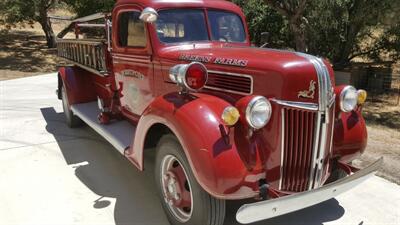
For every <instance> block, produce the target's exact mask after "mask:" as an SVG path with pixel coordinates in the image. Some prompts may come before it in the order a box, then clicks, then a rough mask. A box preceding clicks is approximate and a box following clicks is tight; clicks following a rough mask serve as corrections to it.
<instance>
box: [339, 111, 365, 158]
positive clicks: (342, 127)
mask: <svg viewBox="0 0 400 225" xmlns="http://www.w3.org/2000/svg"><path fill="white" fill-rule="evenodd" d="M334 131H335V132H334V136H333V141H334V142H333V155H334V157H338V158H339V160H340V161H343V162H345V163H348V162H351V161H352V160H353V159H355V158H357V157H358V156H360V155H361V154H362V153H363V152H364V150H365V147H366V146H367V127H366V125H365V121H364V118H363V117H362V115H361V108H358V109H356V110H354V111H351V112H349V113H343V112H342V113H340V115H339V119H337V120H336V121H335V130H334Z"/></svg>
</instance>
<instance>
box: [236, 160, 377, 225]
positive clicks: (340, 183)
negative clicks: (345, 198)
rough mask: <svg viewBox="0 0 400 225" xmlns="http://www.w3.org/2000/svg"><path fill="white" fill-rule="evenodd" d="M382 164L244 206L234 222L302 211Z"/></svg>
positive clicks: (367, 174) (347, 186)
mask: <svg viewBox="0 0 400 225" xmlns="http://www.w3.org/2000/svg"><path fill="white" fill-rule="evenodd" d="M382 162H383V159H382V158H380V159H379V160H377V161H376V162H374V163H372V164H371V165H369V166H368V167H367V168H365V169H362V170H360V171H358V172H356V173H354V174H352V175H349V176H347V177H345V178H343V179H340V180H337V181H335V182H333V183H330V184H327V185H325V186H322V187H320V188H317V189H314V190H311V191H306V192H301V193H298V194H292V195H288V196H284V197H280V198H276V199H272V200H266V201H260V202H255V203H251V204H245V205H243V206H241V207H240V208H239V210H238V211H237V213H236V220H237V221H238V222H239V223H243V224H247V223H252V222H256V221H260V220H265V219H269V218H273V217H276V216H280V215H284V214H286V213H290V212H294V211H297V210H300V209H304V208H307V207H309V206H312V205H315V204H318V203H321V202H323V201H326V200H328V199H331V198H334V197H336V196H337V195H339V194H341V193H343V192H346V191H348V190H349V189H351V188H353V187H355V186H356V185H358V184H360V183H361V182H363V181H365V180H366V179H368V178H369V177H371V176H373V175H374V174H375V173H376V172H377V170H378V169H379V168H380V167H381V165H382Z"/></svg>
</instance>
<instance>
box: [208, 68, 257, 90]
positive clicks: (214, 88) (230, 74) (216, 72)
mask: <svg viewBox="0 0 400 225" xmlns="http://www.w3.org/2000/svg"><path fill="white" fill-rule="evenodd" d="M208 73H215V74H221V75H229V76H236V77H246V78H249V79H250V93H247V92H241V91H232V90H226V89H223V88H217V87H210V86H208V85H207V84H206V86H205V87H204V88H206V89H211V90H216V91H223V92H228V93H233V94H240V95H252V94H253V92H254V82H253V77H252V76H250V75H248V74H240V73H230V72H222V71H216V70H208Z"/></svg>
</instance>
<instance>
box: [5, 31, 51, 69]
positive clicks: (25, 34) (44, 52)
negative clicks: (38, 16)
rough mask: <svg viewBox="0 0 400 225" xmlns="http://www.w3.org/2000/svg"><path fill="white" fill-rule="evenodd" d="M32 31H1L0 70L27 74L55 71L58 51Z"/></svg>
mask: <svg viewBox="0 0 400 225" xmlns="http://www.w3.org/2000/svg"><path fill="white" fill-rule="evenodd" d="M34 34H35V33H34V32H31V31H22V30H21V31H17V30H13V31H10V33H6V31H0V49H1V50H0V57H1V60H0V70H12V71H19V72H26V73H35V72H48V71H55V69H56V66H55V56H56V49H48V48H47V46H46V40H45V37H44V36H38V35H34Z"/></svg>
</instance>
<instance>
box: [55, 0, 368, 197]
mask: <svg viewBox="0 0 400 225" xmlns="http://www.w3.org/2000/svg"><path fill="white" fill-rule="evenodd" d="M145 7H152V8H155V9H156V10H161V9H167V8H203V9H206V8H213V9H220V10H225V11H231V12H234V13H236V14H238V15H239V16H240V17H241V18H242V20H243V23H244V24H246V23H245V18H244V15H243V13H242V12H241V10H240V8H239V7H237V6H236V5H234V4H232V3H230V2H228V1H212V0H209V1H206V0H204V1H203V0H187V1H178V0H119V1H117V3H116V6H115V8H114V11H113V37H112V40H113V46H112V47H113V49H112V52H111V54H108V53H106V58H107V59H108V60H107V64H108V68H109V69H110V71H111V75H110V76H108V77H100V76H97V75H94V74H91V73H90V72H87V71H85V70H82V69H78V68H76V67H71V68H61V69H60V75H61V78H62V80H63V81H64V83H65V84H66V87H67V91H68V98H69V100H70V102H71V104H76V103H81V102H88V101H93V100H95V99H96V98H97V96H99V97H100V98H102V99H105V102H106V106H108V105H110V104H111V103H110V102H111V98H112V97H113V95H114V92H113V91H112V90H117V89H119V90H120V91H119V92H118V93H119V100H120V103H118V104H120V105H118V107H117V109H118V110H117V111H118V112H119V113H120V114H121V115H122V116H123V118H125V119H126V120H129V121H130V122H132V123H133V124H137V130H136V134H135V137H134V138H133V140H134V143H133V145H132V146H131V148H130V149H129V150H128V151H127V152H126V156H127V157H128V159H129V160H130V161H132V162H133V163H134V164H135V165H136V166H137V167H138V168H139V169H143V168H144V165H143V154H144V152H143V150H144V143H145V140H146V137H147V135H148V132H149V129H151V128H152V127H153V125H156V124H163V125H164V126H166V127H168V128H169V129H170V130H171V131H172V132H173V133H174V134H175V135H176V136H177V138H178V139H179V141H180V143H181V144H182V146H183V149H184V150H185V153H186V155H187V157H188V160H189V162H190V165H191V166H192V169H193V172H194V174H195V176H196V178H197V180H198V182H199V183H200V185H201V186H202V187H203V188H204V189H205V190H206V191H207V192H208V193H210V194H211V195H213V196H215V197H217V198H224V199H243V198H249V197H254V196H256V195H257V194H258V191H259V190H258V188H259V187H258V185H259V180H260V179H265V181H266V183H268V184H269V185H270V187H271V189H274V190H278V189H279V179H280V177H281V167H282V165H281V160H282V159H281V155H282V147H283V146H282V145H281V140H282V134H281V131H282V129H283V127H282V123H281V121H282V115H281V110H282V109H283V107H282V106H281V105H278V104H276V103H275V102H272V116H271V119H270V122H269V123H268V124H267V125H266V126H265V127H264V128H262V129H260V130H257V131H252V130H251V129H249V127H248V126H247V124H246V121H245V119H244V114H245V112H244V111H245V108H246V106H247V103H248V102H249V100H250V98H251V96H253V95H262V96H265V97H267V98H269V99H271V100H273V99H278V100H285V101H296V102H299V101H301V102H305V103H315V104H318V99H319V97H320V96H318V91H316V92H315V96H314V98H313V99H299V96H298V93H299V91H304V90H308V89H309V86H310V81H318V77H317V73H316V70H315V68H314V66H313V65H312V63H310V61H309V60H307V59H306V58H305V57H303V56H300V55H299V54H296V53H294V52H289V51H281V50H273V49H259V48H253V47H250V41H249V35H247V38H246V42H245V43H230V44H227V43H224V42H217V41H210V42H201V43H180V44H163V43H161V42H160V41H159V40H158V37H157V34H156V30H155V25H154V24H146V31H147V38H148V44H147V46H146V47H145V48H121V47H119V46H118V45H117V43H118V29H117V27H118V25H117V24H118V14H119V13H120V12H124V11H127V10H128V11H129V10H137V11H140V10H142V9H143V8H145ZM245 30H246V33H247V27H246V26H245ZM182 55H194V56H199V57H209V58H210V60H209V62H205V63H204V64H205V66H206V67H207V69H208V70H210V71H217V72H221V73H234V74H239V75H248V76H250V77H251V79H252V82H253V88H252V93H249V94H248V96H247V97H246V95H244V94H237V93H235V94H234V93H228V92H224V91H218V90H210V89H204V90H203V91H201V92H200V93H196V94H191V95H190V96H188V95H182V94H178V93H177V91H179V88H178V87H177V85H176V84H174V83H172V82H171V81H170V79H169V69H170V68H171V67H172V66H174V65H176V64H180V63H188V62H189V61H184V60H182V57H181V56H182ZM219 57H220V58H229V59H237V60H247V61H248V62H247V64H246V66H243V67H241V66H230V65H221V64H216V63H214V61H215V60H216V59H217V58H219ZM325 64H326V66H327V68H328V72H329V75H330V79H331V83H332V85H333V86H335V85H334V75H333V74H334V73H333V70H332V67H331V66H330V65H329V63H328V62H325ZM130 71H131V72H134V73H135V76H133V77H129V76H125V75H124V74H125V73H129V72H130ZM108 85H110V87H111V88H110V87H108ZM318 88H319V87H317V90H318ZM342 88H343V87H337V88H336V89H335V93H336V95H337V99H338V95H339V94H340V91H341V89H342ZM229 105H234V106H236V107H237V108H238V109H239V111H240V112H241V121H240V122H239V123H237V124H236V125H235V126H234V127H232V128H228V127H226V126H224V125H222V124H223V123H222V121H221V114H222V111H223V110H224V108H225V107H226V106H229ZM339 112H340V108H339V107H338V105H337V106H336V120H335V125H334V131H333V138H334V139H333V152H332V153H327V154H330V155H327V156H328V157H327V158H326V162H324V163H325V164H324V165H327V167H326V169H325V170H324V176H325V177H327V176H328V175H329V173H330V171H329V170H330V167H329V161H330V160H333V159H334V158H340V160H342V161H344V162H349V161H351V160H352V159H353V158H354V157H356V156H357V155H359V154H361V153H362V152H363V150H364V149H365V146H366V140H367V133H366V127H365V122H364V120H363V118H362V116H361V113H360V109H359V110H357V111H354V112H351V113H339ZM221 126H222V128H223V129H225V131H226V132H227V133H229V144H227V143H226V142H225V141H224V137H223V136H222V133H221ZM299 130H300V129H297V131H296V132H300V131H299ZM294 156H296V154H294ZM286 194H287V193H286ZM278 196H279V195H278V194H276V195H275V197H278Z"/></svg>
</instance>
